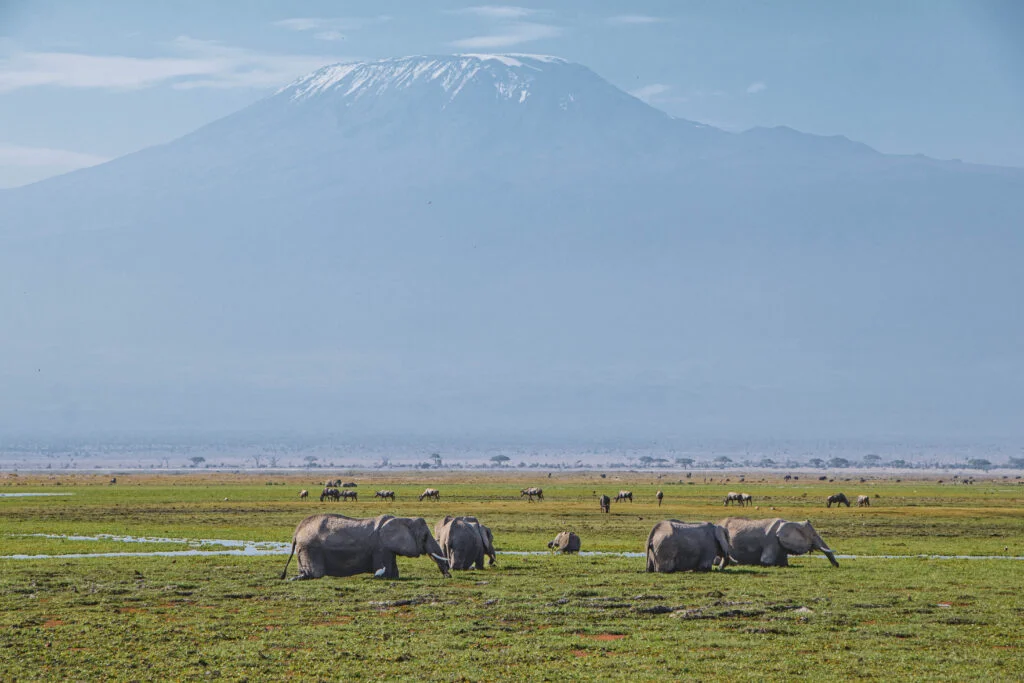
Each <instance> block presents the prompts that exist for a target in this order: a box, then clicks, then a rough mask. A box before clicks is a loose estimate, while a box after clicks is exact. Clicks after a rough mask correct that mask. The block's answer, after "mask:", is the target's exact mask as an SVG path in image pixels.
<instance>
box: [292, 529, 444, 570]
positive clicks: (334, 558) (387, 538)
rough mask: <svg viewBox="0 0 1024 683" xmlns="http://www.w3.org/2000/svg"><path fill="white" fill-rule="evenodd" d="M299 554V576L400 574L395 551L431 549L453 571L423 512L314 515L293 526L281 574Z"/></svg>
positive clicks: (417, 553)
mask: <svg viewBox="0 0 1024 683" xmlns="http://www.w3.org/2000/svg"><path fill="white" fill-rule="evenodd" d="M295 554H298V562H299V574H298V576H296V577H295V578H296V579H319V578H321V577H323V576H353V575H355V574H367V573H372V574H373V575H374V576H377V577H382V578H387V579H397V578H398V563H397V562H396V561H395V557H396V556H398V555H401V556H402V557H419V556H420V555H430V556H431V557H432V558H433V559H434V562H435V563H436V564H437V568H438V569H440V570H441V573H442V574H443V575H444V576H450V574H449V573H448V559H447V558H446V557H445V556H444V555H443V554H442V552H441V546H440V545H438V543H437V541H435V540H434V537H433V536H431V535H430V529H429V527H427V523H426V521H424V519H423V518H422V517H417V518H415V519H413V518H410V517H395V516H393V515H380V516H379V517H373V518H370V519H354V518H352V517H345V516H344V515H313V516H312V517H307V518H306V519H304V520H302V521H301V522H299V525H298V526H297V527H295V534H294V536H292V552H291V554H290V555H288V561H287V562H285V565H284V571H283V572H281V578H282V579H283V578H285V576H286V574H287V572H288V563H289V562H291V560H292V555H295Z"/></svg>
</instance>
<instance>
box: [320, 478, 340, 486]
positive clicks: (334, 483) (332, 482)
mask: <svg viewBox="0 0 1024 683" xmlns="http://www.w3.org/2000/svg"><path fill="white" fill-rule="evenodd" d="M324 486H326V487H328V488H330V487H332V486H341V479H328V480H327V481H325V482H324Z"/></svg>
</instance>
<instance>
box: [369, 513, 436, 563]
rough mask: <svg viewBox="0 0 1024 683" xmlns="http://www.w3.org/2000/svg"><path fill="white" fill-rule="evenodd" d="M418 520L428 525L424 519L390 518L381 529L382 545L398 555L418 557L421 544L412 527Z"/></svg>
mask: <svg viewBox="0 0 1024 683" xmlns="http://www.w3.org/2000/svg"><path fill="white" fill-rule="evenodd" d="M417 521H419V522H421V523H422V524H423V525H424V526H426V522H424V521H423V520H422V519H420V520H412V519H403V518H398V517H396V518H394V519H389V520H388V521H387V522H385V523H384V525H383V526H382V527H381V529H380V543H381V545H382V546H383V547H384V548H386V549H387V550H390V551H391V552H393V553H395V554H396V555H402V556H403V557H418V556H419V554H420V544H419V543H418V542H417V540H416V534H414V533H413V530H412V529H411V528H410V527H411V526H412V525H413V524H415V523H416V522H417Z"/></svg>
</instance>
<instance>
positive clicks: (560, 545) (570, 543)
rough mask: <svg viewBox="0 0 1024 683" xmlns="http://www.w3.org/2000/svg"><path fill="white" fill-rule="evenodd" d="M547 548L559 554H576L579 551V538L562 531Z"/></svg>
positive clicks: (571, 533)
mask: <svg viewBox="0 0 1024 683" xmlns="http://www.w3.org/2000/svg"><path fill="white" fill-rule="evenodd" d="M548 547H549V548H551V549H552V550H557V551H558V552H560V553H578V552H579V551H580V537H579V536H577V535H576V534H575V533H573V532H572V531H563V532H561V533H560V534H558V535H557V536H555V540H553V541H551V542H550V543H548Z"/></svg>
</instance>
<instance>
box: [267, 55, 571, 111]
mask: <svg viewBox="0 0 1024 683" xmlns="http://www.w3.org/2000/svg"><path fill="white" fill-rule="evenodd" d="M564 66H573V67H575V68H576V69H577V70H580V69H583V67H580V66H578V65H572V64H571V63H570V62H568V61H566V60H564V59H561V58H559V57H550V56H546V55H525V54H502V55H490V54H459V55H449V56H415V57H400V58H394V59H382V60H378V61H373V62H357V63H353V64H334V65H331V66H325V67H323V68H321V69H318V70H316V71H314V72H313V73H311V74H309V75H307V76H303V77H302V78H300V79H298V80H297V81H295V82H294V83H292V84H290V85H288V86H287V87H285V88H284V89H282V90H281V91H280V93H279V94H285V95H287V96H288V97H289V98H290V99H292V100H293V101H302V100H308V99H311V98H314V97H317V96H321V95H325V94H333V95H340V96H342V97H344V98H346V99H350V100H358V99H360V98H362V97H364V96H366V95H378V96H379V95H383V94H385V93H387V92H389V91H401V90H408V89H411V88H414V87H422V86H428V87H435V88H437V89H438V90H439V91H441V92H443V93H445V94H446V96H447V97H446V99H447V100H448V101H452V100H454V99H455V98H456V97H458V95H459V93H461V92H462V91H463V89H464V88H465V87H466V86H467V85H469V84H471V83H477V84H484V85H487V86H489V87H491V88H493V90H492V92H493V93H494V94H495V96H496V97H497V98H500V99H505V100H510V101H514V102H520V103H522V102H526V101H527V99H528V98H529V97H530V96H531V86H532V85H533V83H534V81H535V80H536V79H537V77H538V76H541V75H543V74H545V72H551V71H552V70H557V69H558V68H559V67H564ZM566 94H569V93H566Z"/></svg>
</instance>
